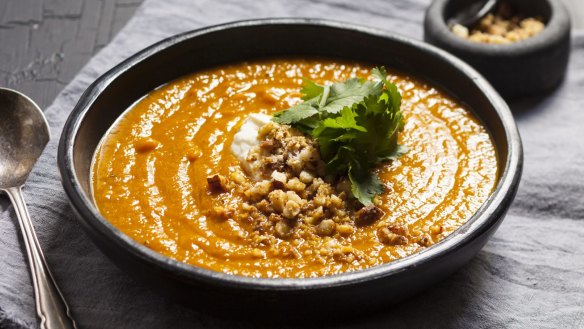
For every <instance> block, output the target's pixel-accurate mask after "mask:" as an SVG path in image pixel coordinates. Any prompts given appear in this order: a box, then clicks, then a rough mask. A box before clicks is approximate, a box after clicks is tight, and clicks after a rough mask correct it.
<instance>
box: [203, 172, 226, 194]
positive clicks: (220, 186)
mask: <svg viewBox="0 0 584 329" xmlns="http://www.w3.org/2000/svg"><path fill="white" fill-rule="evenodd" d="M207 184H209V190H211V192H213V193H223V192H227V190H228V188H227V184H228V180H227V178H225V177H223V176H221V175H213V176H209V177H207Z"/></svg>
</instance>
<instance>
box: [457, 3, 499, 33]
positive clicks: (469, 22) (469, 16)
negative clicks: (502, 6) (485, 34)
mask: <svg viewBox="0 0 584 329" xmlns="http://www.w3.org/2000/svg"><path fill="white" fill-rule="evenodd" d="M497 4H499V0H483V1H478V2H475V3H473V4H472V5H470V6H468V7H466V8H465V9H464V10H462V11H460V12H459V13H457V14H456V16H454V17H452V18H451V19H449V20H448V25H449V26H453V25H456V24H459V25H462V26H467V27H470V26H473V25H475V24H476V23H478V22H479V21H480V20H481V19H483V18H484V17H485V16H487V15H488V14H489V13H491V12H493V11H494V10H495V8H496V7H497Z"/></svg>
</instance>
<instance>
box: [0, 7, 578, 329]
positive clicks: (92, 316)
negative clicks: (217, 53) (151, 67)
mask: <svg viewBox="0 0 584 329" xmlns="http://www.w3.org/2000/svg"><path fill="white" fill-rule="evenodd" d="M428 3H429V0H393V1H389V0H368V1H351V0H342V1H341V0H339V1H333V0H318V1H309V0H281V1H280V0H276V1H269V0H255V1H252V0H248V1H239V0H220V1H217V0H215V1H212V0H210V1H204V0H198V1H191V0H149V1H146V3H144V4H143V6H142V7H141V8H140V9H139V10H138V12H137V14H136V15H135V17H134V18H133V19H132V20H131V21H130V22H129V23H128V25H127V26H126V27H125V28H124V29H123V30H122V32H121V33H120V34H119V35H118V36H117V37H116V38H115V39H114V40H113V41H112V43H111V44H110V45H109V46H107V47H106V48H104V49H103V50H102V51H101V52H100V53H99V54H98V55H97V56H95V57H94V58H93V59H92V60H91V61H90V62H89V64H88V65H87V66H86V67H85V68H84V69H83V70H82V71H81V72H80V73H79V75H78V76H77V77H76V78H75V79H74V80H73V82H71V84H69V86H67V87H66V88H65V90H64V91H63V92H62V93H61V94H60V95H59V97H58V98H57V99H56V100H55V102H54V104H53V105H52V106H51V107H50V108H49V109H47V111H46V114H47V116H48V119H49V122H50V124H51V127H52V133H53V139H52V141H51V143H50V144H49V146H48V147H47V149H46V152H45V153H44V155H43V157H42V158H41V159H40V160H39V162H38V164H37V166H36V168H35V170H34V172H33V173H32V175H31V177H30V180H29V182H28V185H27V186H26V188H25V197H26V198H27V201H28V205H29V207H30V212H31V215H32V218H33V221H34V224H35V227H36V229H37V232H38V235H39V239H40V242H41V245H42V247H43V249H44V251H45V255H46V256H47V259H48V262H49V264H51V267H52V269H53V273H54V275H55V277H56V279H57V281H58V282H59V284H60V286H61V288H62V291H63V293H64V294H65V296H66V297H67V299H68V301H69V304H70V305H71V307H72V310H73V312H74V314H75V317H76V319H77V321H78V322H79V324H80V327H81V328H191V327H197V328H218V327H229V328H252V327H257V325H254V324H252V323H248V322H246V321H245V319H242V321H241V322H238V323H233V322H227V321H225V320H222V319H217V318H214V317H211V316H209V315H206V314H203V313H199V312H197V311H196V310H190V309H186V308H184V307H182V306H179V305H177V304H175V303H173V302H172V301H170V300H167V299H166V298H164V297H161V296H158V295H157V294H155V293H153V292H151V291H150V290H149V288H148V287H147V286H145V285H142V284H141V283H138V282H135V281H134V280H133V279H132V278H130V277H128V276H127V275H126V274H125V273H124V272H122V271H120V270H119V269H117V268H116V267H115V266H114V265H112V263H110V261H109V260H108V259H106V258H105V257H104V256H103V255H102V254H101V253H100V252H99V251H98V250H97V249H96V247H95V246H94V245H93V244H92V243H91V242H90V241H88V238H87V237H86V236H85V234H84V233H83V232H82V230H81V228H80V226H79V225H78V224H77V222H76V221H75V219H74V218H73V217H72V214H71V209H70V207H69V205H68V203H67V199H66V197H65V195H64V192H63V190H62V188H61V184H60V182H59V176H58V174H57V164H56V160H55V158H56V154H57V142H58V138H59V136H60V132H61V128H62V125H63V123H64V121H65V119H66V118H67V115H68V114H69V112H70V111H71V109H72V107H73V106H74V104H75V103H76V102H77V100H78V98H79V96H80V95H81V93H82V92H83V91H84V90H85V88H86V87H87V86H88V85H89V84H90V83H91V82H92V81H94V79H96V78H97V77H98V76H99V75H100V74H102V73H104V72H105V71H106V70H107V69H109V68H111V67H112V66H114V65H115V64H117V63H119V62H120V61H121V60H123V59H125V58H126V57H128V56H129V55H131V54H133V53H134V52H136V51H138V50H140V49H141V48H143V47H145V46H147V45H149V44H152V43H153V42H156V41H158V40H160V39H162V38H165V37H168V36H170V35H172V34H175V33H179V32H183V31H187V30H191V29H195V28H198V27H202V26H206V25H212V24H218V23H223V22H227V21H232V20H238V19H248V18H259V17H286V16H303V17H322V18H334V19H337V20H344V21H350V22H354V23H359V24H364V25H370V26H374V27H378V28H383V29H387V30H391V31H395V32H398V33H402V34H406V35H408V36H411V37H414V38H418V39H420V38H421V37H422V20H423V12H424V9H425V7H426V5H427V4H428ZM573 41H574V49H573V52H572V59H571V63H570V67H569V72H568V76H567V78H566V80H565V82H564V83H563V85H562V86H561V87H560V88H559V89H558V90H556V91H555V92H554V93H552V94H550V95H542V96H541V97H537V98H533V99H529V100H526V101H523V102H521V103H517V104H511V105H512V108H513V111H514V113H515V116H516V118H517V121H518V124H519V127H520V130H521V134H522V136H523V142H524V146H525V171H524V175H523V181H522V183H521V187H520V190H519V193H518V195H517V198H516V201H515V203H514V205H513V207H512V210H511V211H510V215H509V216H508V217H507V219H506V220H505V221H504V223H503V225H502V226H501V227H500V229H499V231H498V232H497V233H496V234H495V236H494V237H493V238H492V239H491V241H490V242H489V243H488V244H487V246H486V247H485V248H484V249H483V250H482V251H481V252H480V254H479V255H478V256H477V257H476V258H475V259H474V260H473V261H472V262H471V263H470V264H468V265H467V266H465V267H464V268H463V269H461V270H460V271H458V272H457V273H455V274H454V275H452V276H451V277H450V278H448V279H447V280H445V281H444V282H442V283H440V284H438V285H436V286H435V287H433V288H431V289H429V290H427V291H425V292H423V293H422V294H420V295H418V296H416V297H413V298H411V299H409V300H407V301H405V302H403V303H401V304H399V305H395V306H393V307H391V308H389V309H388V310H387V312H384V313H383V314H379V315H376V316H373V317H369V318H367V319H356V320H355V321H354V322H352V323H347V324H346V325H344V326H343V327H345V328H357V327H364V328H381V327H383V328H389V327H392V328H405V327H411V328H424V327H451V328H502V327H509V328H536V327H537V328H583V327H584V140H583V139H584V128H583V125H584V35H582V34H581V35H577V36H575V37H574V40H573ZM0 232H1V235H0V327H1V328H36V327H37V326H38V324H37V320H36V315H35V311H34V301H33V297H32V296H33V292H32V288H31V283H30V278H29V274H28V267H27V263H26V262H25V258H24V257H23V243H22V240H21V239H20V233H19V232H18V229H17V223H16V220H15V215H14V212H13V210H12V207H11V206H10V205H9V203H8V201H7V199H6V198H4V197H1V198H0ZM282 325H284V323H283V324H282Z"/></svg>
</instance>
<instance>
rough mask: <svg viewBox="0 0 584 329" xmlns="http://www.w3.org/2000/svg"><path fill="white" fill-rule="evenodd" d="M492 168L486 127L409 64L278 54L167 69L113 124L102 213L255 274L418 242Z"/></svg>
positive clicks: (148, 240) (153, 243) (373, 254)
mask: <svg viewBox="0 0 584 329" xmlns="http://www.w3.org/2000/svg"><path fill="white" fill-rule="evenodd" d="M496 180H497V157H496V153H495V148H494V146H493V143H492V141H491V139H490V136H489V134H488V132H487V131H486V129H485V127H483V125H482V124H481V123H480V122H479V121H478V120H477V119H476V118H474V117H473V116H472V115H471V113H470V112H469V111H468V110H467V109H465V108H464V106H462V105H461V104H459V103H457V102H456V100H454V99H453V98H451V97H449V96H448V95H446V94H444V93H443V92H441V91H440V90H439V89H437V88H435V87H433V86H431V85H428V84H427V83H425V82H423V81H420V80H418V79H416V78H413V77H411V76H407V75H404V74H400V73H394V72H391V73H390V74H386V72H385V69H384V68H374V67H372V66H369V65H367V64H362V63H354V62H341V61H336V60H327V59H295V58H287V59H275V60H262V61H255V62H244V63H240V64H234V65H229V66H224V67H218V68H213V69H209V70H205V71H201V72H197V73H195V74H191V75H189V76H185V77H183V78H180V79H178V80H175V81H172V82H170V83H168V84H166V85H164V86H162V87H160V88H158V89H156V90H154V91H152V92H151V93H149V94H148V95H147V96H145V97H144V98H143V99H141V100H140V101H139V102H137V103H136V104H135V105H134V106H132V107H131V108H130V109H129V110H128V111H127V112H126V113H125V114H124V115H123V116H122V117H121V118H120V119H119V120H118V121H117V122H116V123H115V124H114V126H113V127H112V128H111V129H110V131H109V132H108V134H107V135H106V136H105V137H104V138H103V140H102V142H101V144H100V147H99V148H98V151H97V152H96V154H95V158H94V163H93V168H92V191H93V196H94V199H95V203H96V205H97V207H98V208H99V211H100V212H101V213H102V214H103V216H104V217H105V218H106V219H107V220H109V221H110V222H111V223H112V224H113V225H114V226H116V227H117V228H119V229H120V230H121V231H123V232H124V233H125V234H127V235H129V236H130V237H132V238H133V239H134V240H136V241H138V242H139V243H141V244H143V245H145V246H147V247H148V248H150V249H152V250H155V251H157V252H159V253H161V254H163V255H165V256H168V257H170V258H174V259H176V260H179V261H182V262H185V263H188V264H191V265H194V266H199V267H202V268H207V269H211V270H215V271H220V272H225V273H230V274H235V275H244V276H253V277H270V278H277V277H292V278H305V277H318V276H324V275H331V274H337V273H342V272H347V271H354V270H358V269H364V268H368V267H371V266H375V265H378V264H382V263H386V262H391V261H393V260H396V259H399V258H402V257H405V256H408V255H411V254H413V253H415V252H417V251H420V250H422V249H424V248H427V247H429V246H431V245H432V244H434V243H436V242H438V241H440V240H441V239H443V238H444V237H446V236H447V235H449V234H450V233H452V232H453V231H454V230H456V229H457V228H458V227H460V226H461V225H463V224H464V223H465V222H466V221H467V220H468V219H469V218H470V217H471V216H472V215H473V214H474V213H475V212H476V211H477V210H478V209H479V207H480V206H481V205H482V204H483V203H484V202H485V201H486V200H487V198H488V197H489V195H490V194H491V192H492V191H493V189H494V186H495V184H496Z"/></svg>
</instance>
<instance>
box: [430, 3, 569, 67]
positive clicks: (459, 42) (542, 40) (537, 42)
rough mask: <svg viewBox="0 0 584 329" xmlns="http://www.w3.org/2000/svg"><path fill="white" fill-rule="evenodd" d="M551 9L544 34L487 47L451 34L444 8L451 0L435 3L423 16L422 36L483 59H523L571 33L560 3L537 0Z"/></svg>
mask: <svg viewBox="0 0 584 329" xmlns="http://www.w3.org/2000/svg"><path fill="white" fill-rule="evenodd" d="M538 1H542V2H545V3H546V4H547V5H548V6H549V7H550V11H551V13H550V18H549V20H548V22H547V23H546V25H545V28H544V29H543V31H541V32H540V33H538V34H537V35H534V36H532V37H530V38H527V39H525V40H521V41H518V42H513V43H511V44H502V45H499V44H487V43H482V42H472V41H469V40H465V39H463V38H461V37H459V36H456V35H454V33H452V31H450V28H449V27H448V23H447V19H446V17H445V15H446V8H447V7H448V6H449V5H450V3H451V2H452V0H434V1H433V2H432V4H430V6H429V7H428V9H427V10H426V13H425V15H424V29H425V34H431V35H432V36H433V38H437V39H439V40H441V42H446V43H448V44H449V47H452V49H455V50H456V51H459V52H464V53H467V54H473V55H475V56H486V57H509V56H512V57H517V58H520V57H523V56H525V55H526V54H531V53H535V52H538V51H542V50H544V49H546V48H547V47H549V45H550V44H557V43H558V42H560V41H561V40H562V39H563V38H564V36H565V35H566V34H570V30H571V24H572V23H571V17H570V15H569V13H568V11H567V9H566V6H565V5H564V4H563V3H562V2H561V1H560V0H538Z"/></svg>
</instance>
